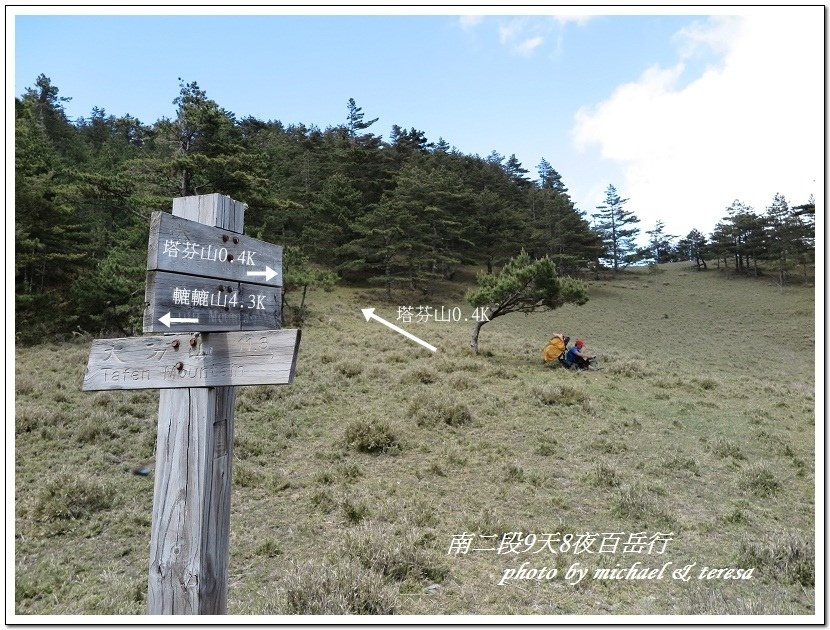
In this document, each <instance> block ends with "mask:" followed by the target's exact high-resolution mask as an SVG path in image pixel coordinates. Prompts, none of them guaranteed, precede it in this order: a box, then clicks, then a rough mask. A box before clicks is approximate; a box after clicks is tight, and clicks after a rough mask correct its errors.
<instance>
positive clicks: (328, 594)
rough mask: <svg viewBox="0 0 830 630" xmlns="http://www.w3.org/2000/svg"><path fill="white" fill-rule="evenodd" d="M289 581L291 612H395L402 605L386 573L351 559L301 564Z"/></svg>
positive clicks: (286, 608) (287, 594)
mask: <svg viewBox="0 0 830 630" xmlns="http://www.w3.org/2000/svg"><path fill="white" fill-rule="evenodd" d="M285 582H286V587H285V603H284V613H285V614H289V615H391V614H394V613H396V612H397V610H398V606H399V602H398V594H397V593H396V591H395V589H394V588H393V587H392V586H390V585H388V584H387V583H386V582H385V581H384V579H383V576H381V575H380V574H379V573H377V572H376V571H371V570H369V571H367V570H366V568H365V567H363V566H361V565H360V564H359V563H356V562H354V561H350V560H345V559H340V560H337V561H334V562H324V563H322V564H312V563H308V564H305V565H302V566H298V567H296V568H295V569H294V570H293V571H292V572H291V573H290V574H289V575H288V576H287V578H286V580H285ZM268 612H270V613H271V614H273V613H274V612H276V611H268ZM280 612H282V611H280Z"/></svg>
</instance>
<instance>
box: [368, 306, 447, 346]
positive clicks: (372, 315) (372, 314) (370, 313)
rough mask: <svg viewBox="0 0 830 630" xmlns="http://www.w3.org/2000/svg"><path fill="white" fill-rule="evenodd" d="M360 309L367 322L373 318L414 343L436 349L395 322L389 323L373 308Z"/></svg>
mask: <svg viewBox="0 0 830 630" xmlns="http://www.w3.org/2000/svg"><path fill="white" fill-rule="evenodd" d="M360 310H362V311H363V317H365V318H366V321H367V322H368V321H369V320H370V319H374V320H376V321H378V322H380V323H381V324H383V325H384V326H386V327H387V328H391V329H392V330H394V331H395V332H397V333H400V334H402V335H403V336H404V337H408V338H409V339H412V341H414V342H415V343H419V344H421V345H422V346H423V347H424V348H426V349H427V350H432V351H433V352H435V351H437V350H438V348H436V347H435V346H432V345H430V344H428V343H427V342H426V341H424V340H423V339H418V337H416V336H415V335H413V334H412V333H409V332H406V331H405V330H404V329H403V328H398V327H397V326H395V324H391V323H389V322H387V321H386V320H385V319H383V318H382V317H378V316H377V315H375V309H373V308H363V309H360Z"/></svg>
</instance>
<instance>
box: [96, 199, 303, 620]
mask: <svg viewBox="0 0 830 630" xmlns="http://www.w3.org/2000/svg"><path fill="white" fill-rule="evenodd" d="M244 212H245V204H242V203H240V202H238V201H234V200H233V199H231V198H230V197H226V196H224V195H218V194H213V195H198V196H194V197H181V198H177V199H174V200H173V215H169V214H167V213H162V212H158V213H153V215H152V217H151V226H150V241H149V246H148V256H147V269H148V273H147V289H146V294H145V297H146V300H145V302H146V304H145V306H146V308H145V313H144V326H143V328H144V332H169V333H172V334H168V335H164V336H155V337H129V338H125V339H99V340H96V341H94V342H93V344H92V350H91V352H90V356H89V363H88V365H87V371H86V375H85V377H84V382H83V385H82V388H83V389H84V390H102V389H105V390H120V389H122V390H123V389H147V388H159V389H160V395H159V416H158V433H157V439H156V478H155V486H154V494H153V518H152V534H151V537H150V570H149V586H148V594H147V609H148V612H149V613H150V614H224V613H225V612H227V586H228V546H229V534H230V497H231V472H232V463H233V426H234V402H235V400H236V393H235V386H236V385H267V384H274V385H278V384H287V383H291V382H292V380H293V379H294V372H295V370H296V365H297V351H298V348H299V343H300V331H299V330H279V329H280V327H281V312H280V308H281V305H282V248H281V247H280V246H278V245H273V244H271V243H265V242H263V241H258V240H257V239H254V238H250V237H247V236H244V235H243V234H242V227H243V223H244Z"/></svg>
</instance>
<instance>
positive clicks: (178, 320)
mask: <svg viewBox="0 0 830 630" xmlns="http://www.w3.org/2000/svg"><path fill="white" fill-rule="evenodd" d="M159 321H160V322H161V323H162V324H164V325H165V326H167V327H168V328H170V324H198V323H199V318H198V317H170V313H167V314H165V315H162V316H161V317H159Z"/></svg>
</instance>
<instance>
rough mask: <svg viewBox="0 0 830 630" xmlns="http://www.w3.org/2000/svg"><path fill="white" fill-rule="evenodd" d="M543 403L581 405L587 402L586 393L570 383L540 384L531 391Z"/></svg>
mask: <svg viewBox="0 0 830 630" xmlns="http://www.w3.org/2000/svg"><path fill="white" fill-rule="evenodd" d="M533 394H534V396H535V397H536V398H537V399H538V400H539V401H541V402H542V403H544V404H545V405H552V406H555V405H582V404H584V403H586V402H588V400H589V399H588V394H586V393H585V392H584V391H583V390H581V389H579V388H578V387H573V386H572V385H559V384H557V385H542V386H540V387H536V388H535V389H534V391H533Z"/></svg>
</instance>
